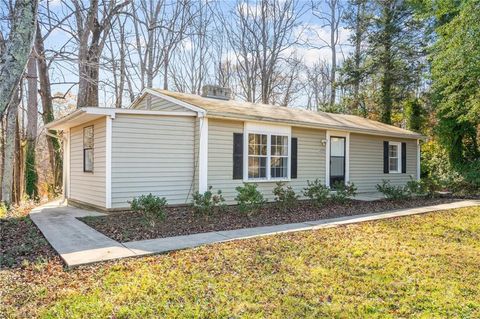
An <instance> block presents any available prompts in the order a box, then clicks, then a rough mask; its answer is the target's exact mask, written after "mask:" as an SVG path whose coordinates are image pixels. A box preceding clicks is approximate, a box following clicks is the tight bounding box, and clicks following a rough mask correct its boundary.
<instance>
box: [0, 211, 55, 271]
mask: <svg viewBox="0 0 480 319" xmlns="http://www.w3.org/2000/svg"><path fill="white" fill-rule="evenodd" d="M52 260H54V261H58V262H60V257H59V256H58V255H57V254H56V253H55V251H54V250H53V248H52V247H51V246H50V244H49V243H48V242H47V240H46V239H45V237H43V235H42V233H41V232H40V230H39V229H38V228H37V227H36V226H35V224H34V223H33V222H32V220H31V219H30V217H29V216H25V217H11V218H5V219H0V269H6V268H24V267H28V266H29V265H32V264H33V265H38V264H44V263H47V262H49V261H52Z"/></svg>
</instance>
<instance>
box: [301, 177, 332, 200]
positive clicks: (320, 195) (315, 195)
mask: <svg viewBox="0 0 480 319" xmlns="http://www.w3.org/2000/svg"><path fill="white" fill-rule="evenodd" d="M307 185H308V186H307V187H306V188H304V189H303V195H305V196H306V197H308V198H310V200H312V202H313V204H315V205H316V206H321V205H323V204H324V203H325V202H326V201H327V198H328V195H329V194H330V190H329V189H328V187H327V186H325V185H324V184H322V182H321V181H320V180H319V179H318V178H317V179H316V180H314V181H313V182H310V181H308V180H307Z"/></svg>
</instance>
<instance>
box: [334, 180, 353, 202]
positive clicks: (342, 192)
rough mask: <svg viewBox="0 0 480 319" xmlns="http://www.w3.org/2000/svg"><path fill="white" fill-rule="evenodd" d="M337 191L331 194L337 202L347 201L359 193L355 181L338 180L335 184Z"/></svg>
mask: <svg viewBox="0 0 480 319" xmlns="http://www.w3.org/2000/svg"><path fill="white" fill-rule="evenodd" d="M334 190H335V192H332V193H331V194H330V198H331V199H332V200H333V201H334V202H337V203H341V204H343V203H345V202H346V201H347V199H348V198H349V197H354V196H355V195H357V187H356V186H355V185H354V184H353V183H350V182H349V183H347V184H345V183H343V182H337V183H335V185H334Z"/></svg>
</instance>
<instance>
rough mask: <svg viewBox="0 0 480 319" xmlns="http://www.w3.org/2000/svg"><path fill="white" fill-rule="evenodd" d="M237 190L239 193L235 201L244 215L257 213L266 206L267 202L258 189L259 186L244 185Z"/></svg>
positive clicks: (252, 184) (253, 184)
mask: <svg viewBox="0 0 480 319" xmlns="http://www.w3.org/2000/svg"><path fill="white" fill-rule="evenodd" d="M235 189H236V191H237V192H238V195H237V197H235V200H236V201H237V204H238V209H239V210H240V211H241V212H242V213H246V214H251V213H256V212H258V211H259V210H260V209H261V208H262V207H263V206H264V205H265V202H266V201H265V199H264V198H263V195H262V193H261V192H260V191H259V190H258V189H257V184H255V183H243V186H238V187H237V188H235Z"/></svg>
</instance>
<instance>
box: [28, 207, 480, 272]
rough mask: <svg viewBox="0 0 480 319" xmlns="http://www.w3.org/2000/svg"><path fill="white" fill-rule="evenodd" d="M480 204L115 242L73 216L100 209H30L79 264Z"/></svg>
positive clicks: (65, 254)
mask: <svg viewBox="0 0 480 319" xmlns="http://www.w3.org/2000/svg"><path fill="white" fill-rule="evenodd" d="M479 205H480V200H464V201H457V202H453V203H449V204H441V205H434V206H425V207H419V208H410V209H401V210H396V211H388V212H381V213H373V214H362V215H354V216H346V217H338V218H331V219H323V220H318V221H310V222H303V223H294V224H284V225H275V226H264V227H255V228H244V229H237V230H227V231H218V232H209V233H201V234H193V235H185V236H176V237H168V238H159V239H150V240H139V241H131V242H126V243H119V242H116V241H114V240H112V239H110V238H108V237H106V236H105V235H103V234H101V233H99V232H97V231H96V230H94V229H92V228H90V227H89V226H87V225H85V224H84V223H82V222H80V221H79V220H77V219H76V217H82V216H101V215H103V214H101V213H97V212H93V211H86V210H82V209H78V208H72V207H66V206H61V205H59V204H58V203H51V204H49V205H45V206H42V207H39V208H37V209H35V210H33V211H32V212H31V213H30V215H31V218H32V220H33V221H34V222H35V224H36V225H37V226H38V228H40V230H41V231H42V233H43V234H44V236H45V237H46V238H47V240H48V241H49V242H50V244H51V245H52V246H53V248H55V250H57V252H58V253H59V254H60V256H61V257H62V258H63V260H65V262H66V264H67V265H68V266H78V265H82V264H88V263H92V262H97V261H104V260H109V259H116V258H122V257H131V256H143V255H150V254H157V253H163V252H167V251H172V250H178V249H185V248H191V247H196V246H200V245H205V244H212V243H218V242H224V241H230V240H238V239H245V238H252V237H259V236H267V235H274V234H280V233H286V232H294V231H305V230H313V229H320V228H327V227H335V226H339V225H346V224H353V223H360V222H366V221H372V220H380V219H387V218H394V217H401V216H408V215H415V214H423V213H428V212H432V211H440V210H447V209H454V208H461V207H469V206H479Z"/></svg>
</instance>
